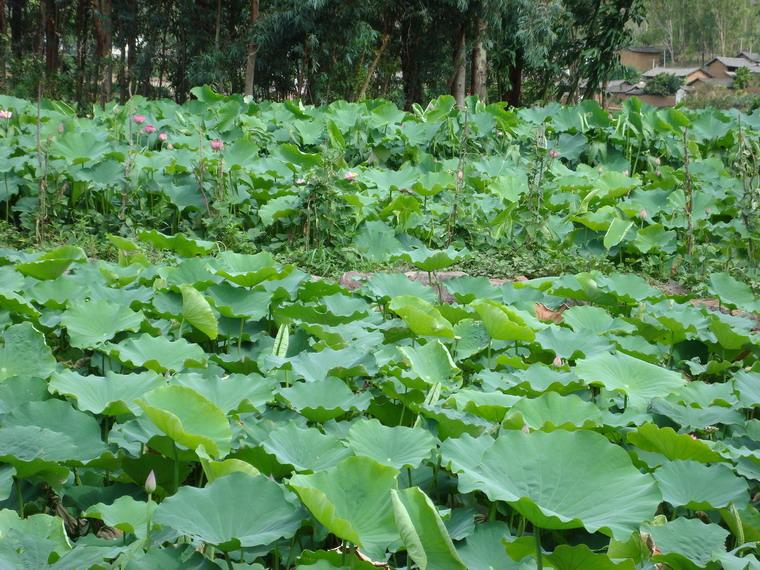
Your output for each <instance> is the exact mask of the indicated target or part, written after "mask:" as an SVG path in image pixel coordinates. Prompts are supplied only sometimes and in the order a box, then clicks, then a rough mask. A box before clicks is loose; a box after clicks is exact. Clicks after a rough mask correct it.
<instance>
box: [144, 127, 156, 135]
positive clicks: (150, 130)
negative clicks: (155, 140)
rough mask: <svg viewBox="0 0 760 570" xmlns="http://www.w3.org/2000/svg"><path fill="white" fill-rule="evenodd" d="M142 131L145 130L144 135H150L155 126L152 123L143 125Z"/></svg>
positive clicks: (153, 131) (154, 130)
mask: <svg viewBox="0 0 760 570" xmlns="http://www.w3.org/2000/svg"><path fill="white" fill-rule="evenodd" d="M143 131H145V134H146V135H152V134H153V133H155V132H156V127H154V126H153V125H145V127H143Z"/></svg>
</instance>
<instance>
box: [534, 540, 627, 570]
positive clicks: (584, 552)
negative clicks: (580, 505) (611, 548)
mask: <svg viewBox="0 0 760 570" xmlns="http://www.w3.org/2000/svg"><path fill="white" fill-rule="evenodd" d="M544 558H545V560H546V563H547V565H548V566H550V567H552V568H554V569H555V570H635V568H636V565H635V564H634V563H633V561H632V560H619V561H617V562H615V561H613V560H611V559H610V558H609V556H607V555H605V554H597V553H596V552H594V551H593V550H591V549H590V548H589V547H588V546H586V545H585V544H578V545H576V546H569V545H567V544H561V545H559V546H558V547H557V548H556V549H554V552H552V553H551V554H548V555H546V556H545V557H544Z"/></svg>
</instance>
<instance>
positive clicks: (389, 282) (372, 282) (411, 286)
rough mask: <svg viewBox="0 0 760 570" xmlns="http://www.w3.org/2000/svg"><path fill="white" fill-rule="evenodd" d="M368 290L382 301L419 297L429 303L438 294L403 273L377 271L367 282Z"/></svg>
mask: <svg viewBox="0 0 760 570" xmlns="http://www.w3.org/2000/svg"><path fill="white" fill-rule="evenodd" d="M364 287H365V288H366V290H367V292H368V293H369V294H370V295H371V296H372V297H375V298H378V299H380V300H382V301H384V302H385V301H387V300H389V299H393V298H394V297H401V296H410V297H419V298H420V299H422V300H423V301H426V302H428V303H435V302H436V301H437V300H438V296H437V295H436V293H435V291H434V290H433V289H432V288H431V287H428V286H426V285H423V284H422V283H420V282H419V281H413V280H411V279H409V277H407V276H406V275H404V274H403V273H375V274H373V275H372V277H370V278H369V279H368V280H367V282H366V283H365V285H364Z"/></svg>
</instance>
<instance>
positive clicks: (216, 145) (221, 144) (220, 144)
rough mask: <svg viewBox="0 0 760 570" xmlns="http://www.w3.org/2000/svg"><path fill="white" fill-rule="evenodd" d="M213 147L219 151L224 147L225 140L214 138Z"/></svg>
mask: <svg viewBox="0 0 760 570" xmlns="http://www.w3.org/2000/svg"><path fill="white" fill-rule="evenodd" d="M211 148H212V149H214V150H215V151H217V152H218V151H220V150H222V149H223V148H224V142H222V141H221V140H220V139H214V140H212V141H211Z"/></svg>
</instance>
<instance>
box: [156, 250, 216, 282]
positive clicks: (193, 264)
mask: <svg viewBox="0 0 760 570" xmlns="http://www.w3.org/2000/svg"><path fill="white" fill-rule="evenodd" d="M158 274H159V275H160V276H161V277H162V278H163V279H164V281H166V284H167V285H168V286H170V287H179V286H180V285H192V286H193V287H197V288H199V289H205V288H206V287H209V286H212V285H215V284H218V283H220V282H222V281H223V278H222V277H220V276H219V275H214V274H213V273H211V271H210V268H209V266H208V261H207V260H206V259H202V258H197V257H192V258H189V259H183V260H181V261H180V262H179V263H177V265H173V266H171V267H159V268H158Z"/></svg>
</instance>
